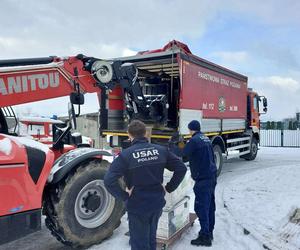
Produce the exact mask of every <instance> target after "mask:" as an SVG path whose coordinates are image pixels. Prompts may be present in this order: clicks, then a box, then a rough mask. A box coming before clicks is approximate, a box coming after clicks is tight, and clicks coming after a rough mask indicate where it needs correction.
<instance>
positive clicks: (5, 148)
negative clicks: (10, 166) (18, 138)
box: [0, 138, 12, 155]
mask: <svg viewBox="0 0 300 250" xmlns="http://www.w3.org/2000/svg"><path fill="white" fill-rule="evenodd" d="M11 150H12V143H11V140H10V139H8V138H4V139H2V140H0V151H1V152H3V153H4V154H6V155H9V154H10V153H11Z"/></svg>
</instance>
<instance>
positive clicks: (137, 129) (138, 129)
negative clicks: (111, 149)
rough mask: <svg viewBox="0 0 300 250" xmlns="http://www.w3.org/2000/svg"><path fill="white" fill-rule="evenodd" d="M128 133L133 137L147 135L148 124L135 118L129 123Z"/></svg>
mask: <svg viewBox="0 0 300 250" xmlns="http://www.w3.org/2000/svg"><path fill="white" fill-rule="evenodd" d="M128 133H129V134H130V135H131V136H132V137H133V138H141V137H145V135H146V125H145V123H143V122H141V121H139V120H133V121H132V122H130V124H129V125H128Z"/></svg>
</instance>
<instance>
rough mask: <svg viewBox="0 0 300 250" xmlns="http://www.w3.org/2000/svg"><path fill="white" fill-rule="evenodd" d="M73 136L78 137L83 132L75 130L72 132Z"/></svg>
mask: <svg viewBox="0 0 300 250" xmlns="http://www.w3.org/2000/svg"><path fill="white" fill-rule="evenodd" d="M72 136H74V137H77V136H81V134H80V133H79V132H74V133H72Z"/></svg>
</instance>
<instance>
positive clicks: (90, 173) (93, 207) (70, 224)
mask: <svg viewBox="0 0 300 250" xmlns="http://www.w3.org/2000/svg"><path fill="white" fill-rule="evenodd" d="M107 168H108V163H107V162H106V161H101V162H100V161H97V160H94V161H91V162H88V163H86V164H84V165H82V166H80V167H79V168H77V170H76V171H75V172H74V173H73V174H70V175H69V176H68V177H67V178H66V179H65V180H64V181H62V182H61V183H59V185H57V186H56V187H55V188H51V189H49V190H48V191H47V194H46V197H45V199H44V206H43V212H44V214H45V215H46V221H45V222H46V226H47V227H48V228H49V229H50V231H51V232H52V234H53V235H54V236H55V237H56V238H57V239H58V240H59V241H61V242H62V243H64V244H66V245H69V246H72V247H88V246H90V245H93V244H96V243H100V242H101V241H103V240H104V239H106V238H108V237H110V236H111V235H112V234H113V231H114V230H115V229H116V228H117V227H118V226H119V225H120V223H121V221H120V219H121V217H122V216H123V214H124V212H125V210H124V205H123V202H122V201H120V200H117V199H114V198H113V197H112V196H111V195H110V194H109V193H108V192H107V190H106V189H105V187H104V183H103V178H104V175H105V173H106V171H107Z"/></svg>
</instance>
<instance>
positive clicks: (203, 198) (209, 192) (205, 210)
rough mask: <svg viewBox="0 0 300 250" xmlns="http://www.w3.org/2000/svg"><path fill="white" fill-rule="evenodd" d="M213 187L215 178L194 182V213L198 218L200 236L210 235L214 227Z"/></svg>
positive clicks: (214, 205)
mask: <svg viewBox="0 0 300 250" xmlns="http://www.w3.org/2000/svg"><path fill="white" fill-rule="evenodd" d="M215 187H216V178H213V179H206V180H201V181H196V182H195V185H194V192H195V207H194V209H195V212H196V214H197V216H198V218H199V221H200V226H201V231H200V233H201V234H204V235H208V236H210V235H212V233H213V230H214V227H215V211H216V204H215Z"/></svg>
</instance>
